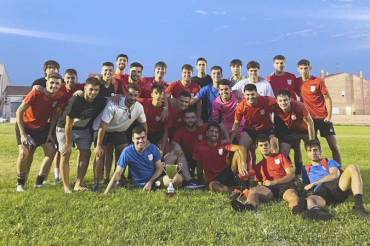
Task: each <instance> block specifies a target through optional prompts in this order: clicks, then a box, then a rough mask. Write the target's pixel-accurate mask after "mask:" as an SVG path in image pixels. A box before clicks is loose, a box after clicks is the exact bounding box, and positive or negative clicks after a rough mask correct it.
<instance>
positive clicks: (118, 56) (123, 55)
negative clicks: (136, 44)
mask: <svg viewBox="0 0 370 246" xmlns="http://www.w3.org/2000/svg"><path fill="white" fill-rule="evenodd" d="M121 57H124V58H126V59H127V61H128V56H127V55H126V54H118V55H117V57H116V61H117V60H118V59H119V58H121Z"/></svg>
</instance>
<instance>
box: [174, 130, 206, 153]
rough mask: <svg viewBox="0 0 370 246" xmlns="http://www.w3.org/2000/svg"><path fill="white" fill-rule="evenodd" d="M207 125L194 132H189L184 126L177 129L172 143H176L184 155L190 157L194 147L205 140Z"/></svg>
mask: <svg viewBox="0 0 370 246" xmlns="http://www.w3.org/2000/svg"><path fill="white" fill-rule="evenodd" d="M206 131H207V124H203V125H202V126H200V127H198V128H197V129H196V130H195V131H189V130H188V129H187V128H186V127H185V126H182V127H180V128H177V129H176V131H175V134H174V136H173V139H172V141H174V142H176V143H178V144H179V145H180V146H181V148H182V150H183V151H184V154H185V155H186V156H188V157H191V156H192V154H193V152H194V147H195V146H196V145H197V144H198V143H199V142H202V141H204V140H205V139H206Z"/></svg>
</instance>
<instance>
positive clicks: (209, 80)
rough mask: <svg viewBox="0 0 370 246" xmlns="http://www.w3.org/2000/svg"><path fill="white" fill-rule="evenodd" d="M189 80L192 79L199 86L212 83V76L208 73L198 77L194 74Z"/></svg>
mask: <svg viewBox="0 0 370 246" xmlns="http://www.w3.org/2000/svg"><path fill="white" fill-rule="evenodd" d="M191 81H194V82H195V83H197V84H198V85H199V86H200V87H204V86H206V85H210V84H212V78H211V76H209V75H208V74H207V75H206V76H205V77H203V78H199V77H198V76H194V77H192V78H191Z"/></svg>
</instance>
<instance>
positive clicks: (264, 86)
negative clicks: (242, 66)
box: [232, 78, 275, 97]
mask: <svg viewBox="0 0 370 246" xmlns="http://www.w3.org/2000/svg"><path fill="white" fill-rule="evenodd" d="M247 84H254V85H255V86H256V87H257V92H258V94H259V95H260V96H270V97H275V95H274V92H273V90H272V87H271V84H270V83H269V82H268V81H266V80H265V79H263V78H259V81H258V82H257V83H254V82H251V81H250V80H249V78H246V79H243V80H240V81H239V82H238V83H236V84H235V85H234V86H233V87H232V90H233V91H239V92H241V93H242V94H243V93H244V86H245V85H247Z"/></svg>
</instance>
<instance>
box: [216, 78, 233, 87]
mask: <svg viewBox="0 0 370 246" xmlns="http://www.w3.org/2000/svg"><path fill="white" fill-rule="evenodd" d="M218 85H219V86H220V85H227V86H230V85H231V83H230V80H228V79H221V81H220V83H219V84H218Z"/></svg>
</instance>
